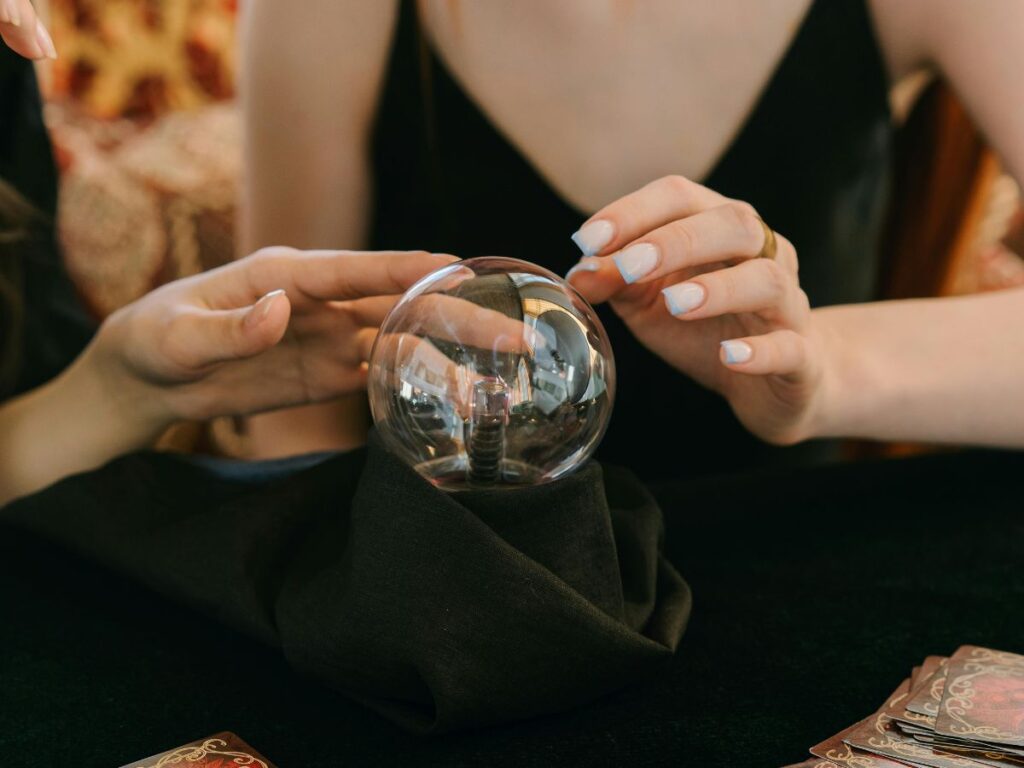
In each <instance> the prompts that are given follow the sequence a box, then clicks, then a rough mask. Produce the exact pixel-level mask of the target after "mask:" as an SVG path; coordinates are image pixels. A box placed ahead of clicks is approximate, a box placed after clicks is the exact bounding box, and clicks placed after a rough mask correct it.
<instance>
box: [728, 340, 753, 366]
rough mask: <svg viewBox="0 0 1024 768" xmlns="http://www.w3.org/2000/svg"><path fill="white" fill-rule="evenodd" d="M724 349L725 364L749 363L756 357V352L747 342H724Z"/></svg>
mask: <svg viewBox="0 0 1024 768" xmlns="http://www.w3.org/2000/svg"><path fill="white" fill-rule="evenodd" d="M722 349H724V350H725V362H727V363H729V364H730V365H732V364H733V363H747V362H750V358H752V357H753V356H754V350H753V349H752V348H751V346H750V345H749V344H747V342H745V341H723V342H722Z"/></svg>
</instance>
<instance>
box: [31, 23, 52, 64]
mask: <svg viewBox="0 0 1024 768" xmlns="http://www.w3.org/2000/svg"><path fill="white" fill-rule="evenodd" d="M36 42H38V43H39V47H40V48H41V49H42V51H43V55H44V56H46V58H48V59H56V58H57V49H56V48H54V46H53V38H52V37H50V33H49V32H47V31H46V27H44V26H43V22H41V21H39V20H38V19H36Z"/></svg>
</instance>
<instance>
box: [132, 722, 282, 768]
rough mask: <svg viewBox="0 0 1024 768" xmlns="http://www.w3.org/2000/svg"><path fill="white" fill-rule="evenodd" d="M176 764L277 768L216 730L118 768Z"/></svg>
mask: <svg viewBox="0 0 1024 768" xmlns="http://www.w3.org/2000/svg"><path fill="white" fill-rule="evenodd" d="M176 765H188V766H189V768H237V766H251V768H276V766H275V765H274V764H273V763H272V762H270V761H269V760H267V758H265V757H263V756H262V755H261V754H260V753H259V752H257V751H256V750H255V749H253V748H252V747H250V746H249V745H248V744H246V743H245V742H244V741H242V740H241V739H240V738H238V736H236V735H235V734H233V733H231V732H229V731H224V732H223V733H215V734H214V735H213V736H209V737H207V738H205V739H200V740H199V741H193V742H192V743H191V744H185V745H183V746H180V747H177V748H176V749H171V750H168V751H167V752H161V753H160V754H158V755H153V756H152V757H147V758H146V759H145V760H139V761H136V762H134V763H128V765H124V766H121V768H165V766H176Z"/></svg>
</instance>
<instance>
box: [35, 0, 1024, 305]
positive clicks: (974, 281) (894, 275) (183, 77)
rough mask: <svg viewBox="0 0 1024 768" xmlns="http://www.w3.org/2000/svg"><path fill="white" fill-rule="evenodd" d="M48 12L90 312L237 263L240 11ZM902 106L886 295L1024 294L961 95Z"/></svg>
mask: <svg viewBox="0 0 1024 768" xmlns="http://www.w3.org/2000/svg"><path fill="white" fill-rule="evenodd" d="M38 4H39V5H40V6H41V11H42V12H43V14H44V18H47V17H48V18H49V25H50V29H51V30H52V32H53V37H54V40H55V43H56V45H57V49H58V51H59V52H60V58H59V60H58V61H56V62H53V63H52V64H51V63H47V64H45V65H41V70H40V75H41V79H42V82H43V84H44V90H45V95H46V98H47V102H48V106H47V110H46V118H47V122H48V123H49V126H50V128H51V131H52V134H53V139H54V144H55V147H56V151H57V156H58V164H59V167H60V169H61V173H62V180H61V209H60V221H59V229H60V233H61V237H62V239H63V243H64V246H65V258H66V259H67V266H68V269H69V271H70V273H71V275H72V278H73V279H74V281H75V283H76V285H77V287H78V289H79V291H80V292H81V294H82V296H83V298H84V299H85V301H86V302H87V303H88V305H89V307H90V308H91V309H92V311H93V312H94V313H95V314H96V315H97V316H98V317H102V316H105V315H106V314H108V313H110V312H111V311H113V310H114V309H116V308H118V307H120V306H121V305H123V304H126V303H128V302H130V301H132V300H133V299H135V298H137V297H139V296H141V295H142V294H143V293H145V292H146V291H148V290H150V289H151V288H153V287H154V286H155V285H158V284H160V283H162V282H165V281H167V280H172V279H175V278H178V277H181V276H184V275H188V274H192V273H194V272H197V271H199V270H202V269H208V268H210V267H213V266H216V265H218V264H221V263H223V262H225V261H227V260H229V259H231V258H232V257H233V255H234V237H233V234H234V220H235V197H236V188H237V184H238V181H239V172H240V167H241V162H240V158H241V147H240V121H239V116H238V111H237V108H236V104H235V101H234V98H235V83H236V78H237V74H238V73H237V61H238V57H237V56H236V50H235V49H236V45H237V42H238V41H237V33H236V27H237V22H238V16H239V12H240V10H241V8H240V6H242V5H244V0H49V1H48V2H46V1H45V0H44V1H43V2H40V3H38ZM893 104H894V110H895V112H896V114H897V116H898V119H899V120H900V121H901V123H902V124H903V127H902V128H901V133H902V136H901V141H900V146H901V153H900V156H899V167H898V168H897V169H896V196H895V203H894V209H893V211H892V213H891V218H890V227H889V231H888V234H887V242H886V243H885V244H884V247H885V248H886V250H887V251H888V253H887V263H888V271H887V273H886V275H885V277H884V284H883V285H882V286H880V293H881V294H882V295H886V296H889V297H903V296H915V295H933V294H939V293H941V294H951V293H970V292H976V291H984V290H994V289H999V288H1004V287H1009V286H1012V285H1018V284H1024V260H1022V259H1021V258H1020V256H1019V255H1018V254H1024V212H1022V209H1021V203H1020V191H1019V189H1018V187H1017V185H1016V184H1015V183H1014V182H1013V181H1012V180H1011V179H1010V178H1008V177H1007V176H1005V175H1004V174H1003V173H1002V172H1001V170H1000V168H999V164H998V160H997V158H995V157H994V156H993V154H992V153H991V151H989V150H988V148H987V147H986V146H985V144H984V141H983V140H982V138H981V137H980V136H979V135H978V134H977V132H976V131H975V130H974V127H973V125H972V124H971V122H970V120H969V119H968V118H967V116H966V114H965V113H964V111H963V109H962V108H961V107H960V105H959V102H958V101H957V100H956V98H955V96H953V94H952V93H950V92H949V91H948V90H947V89H945V88H944V87H942V86H939V85H936V84H929V83H924V82H920V81H916V80H911V81H908V82H906V83H902V84H900V85H899V86H898V87H897V88H895V89H894V93H893ZM114 276H116V279H111V278H112V277H114Z"/></svg>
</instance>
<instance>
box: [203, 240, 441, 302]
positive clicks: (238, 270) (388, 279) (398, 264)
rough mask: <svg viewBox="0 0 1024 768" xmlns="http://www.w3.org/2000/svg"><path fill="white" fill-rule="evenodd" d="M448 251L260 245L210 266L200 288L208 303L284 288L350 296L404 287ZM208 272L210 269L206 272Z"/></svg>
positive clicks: (292, 293) (298, 294)
mask: <svg viewBox="0 0 1024 768" xmlns="http://www.w3.org/2000/svg"><path fill="white" fill-rule="evenodd" d="M454 261H458V259H457V258H456V257H454V256H449V255H447V254H438V253H427V252H426V251H297V250H294V249H291V248H266V249H264V250H262V251H258V252H257V253H255V254H253V255H252V256H247V257H246V258H244V259H240V260H238V261H236V262H234V263H232V264H229V265H227V266H225V267H221V268H219V269H218V270H214V272H215V273H216V272H219V273H220V274H218V275H216V277H215V278H214V279H213V281H212V282H211V283H210V284H209V285H208V286H207V287H206V289H205V290H204V298H205V299H206V301H207V303H208V304H210V305H220V306H223V305H224V304H225V303H227V305H229V306H238V305H239V302H241V303H242V304H247V303H250V302H252V301H253V300H254V299H256V298H258V297H259V296H262V295H264V294H265V293H267V292H269V291H274V290H278V289H284V290H285V291H286V292H287V293H288V296H289V298H290V299H291V300H292V301H293V302H301V301H302V300H303V299H305V300H314V301H350V300H353V299H361V298H364V297H367V296H386V295H393V294H401V293H404V292H405V291H406V290H407V289H408V288H409V287H410V286H412V284H413V283H415V282H416V281H417V280H419V279H420V278H422V277H424V276H426V275H428V274H430V273H431V272H433V271H434V270H436V269H440V268H441V267H444V266H446V265H448V264H451V263H452V262H454ZM210 274H213V273H210Z"/></svg>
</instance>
